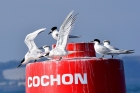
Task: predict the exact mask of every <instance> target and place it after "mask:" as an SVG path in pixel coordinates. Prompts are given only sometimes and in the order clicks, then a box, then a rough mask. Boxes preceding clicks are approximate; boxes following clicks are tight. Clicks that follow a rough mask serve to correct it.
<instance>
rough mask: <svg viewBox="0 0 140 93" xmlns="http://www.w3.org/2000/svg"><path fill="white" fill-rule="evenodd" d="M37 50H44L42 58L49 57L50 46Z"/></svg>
mask: <svg viewBox="0 0 140 93" xmlns="http://www.w3.org/2000/svg"><path fill="white" fill-rule="evenodd" d="M39 49H44V50H45V52H44V57H47V58H48V55H49V52H50V46H48V45H44V46H43V47H40V48H39Z"/></svg>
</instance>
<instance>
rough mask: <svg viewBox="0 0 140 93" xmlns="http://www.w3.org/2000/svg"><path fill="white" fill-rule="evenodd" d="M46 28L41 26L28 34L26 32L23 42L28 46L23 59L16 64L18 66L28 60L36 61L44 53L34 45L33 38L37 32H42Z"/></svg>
mask: <svg viewBox="0 0 140 93" xmlns="http://www.w3.org/2000/svg"><path fill="white" fill-rule="evenodd" d="M45 29H46V28H41V29H38V30H36V31H34V32H32V33H30V34H28V35H27V36H26V37H25V40H24V42H25V44H26V45H27V47H28V52H27V53H26V54H25V57H24V58H23V60H22V61H21V63H20V64H19V65H18V67H20V66H21V65H22V64H26V63H28V62H29V61H30V60H35V61H37V60H38V59H40V58H41V57H43V55H44V53H43V52H42V51H41V50H40V49H39V48H38V47H37V46H36V44H35V42H34V39H35V38H36V36H37V35H38V34H40V33H41V32H43V31H44V30H45Z"/></svg>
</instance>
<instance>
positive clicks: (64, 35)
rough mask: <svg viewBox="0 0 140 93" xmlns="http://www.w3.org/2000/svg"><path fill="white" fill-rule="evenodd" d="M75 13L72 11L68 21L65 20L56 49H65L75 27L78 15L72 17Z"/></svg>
mask: <svg viewBox="0 0 140 93" xmlns="http://www.w3.org/2000/svg"><path fill="white" fill-rule="evenodd" d="M72 13H73V11H71V12H70V13H69V14H68V16H67V17H66V19H65V20H64V22H63V24H62V25H61V27H60V30H59V34H58V40H57V43H56V48H60V49H65V48H66V44H67V40H68V36H69V33H70V31H71V29H72V27H73V25H74V22H75V20H76V17H77V14H76V15H72Z"/></svg>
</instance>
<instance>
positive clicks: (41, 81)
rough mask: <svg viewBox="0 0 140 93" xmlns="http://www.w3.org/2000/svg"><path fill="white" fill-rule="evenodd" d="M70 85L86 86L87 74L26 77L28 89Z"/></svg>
mask: <svg viewBox="0 0 140 93" xmlns="http://www.w3.org/2000/svg"><path fill="white" fill-rule="evenodd" d="M61 81H62V84H64V85H71V84H73V83H74V84H79V82H80V83H81V84H87V73H84V74H83V75H81V74H80V73H76V74H74V75H72V74H63V75H62V77H60V74H58V75H56V77H54V75H50V76H48V75H43V76H41V77H39V76H34V77H28V81H27V83H28V88H30V87H38V86H40V85H41V86H49V85H51V86H53V85H55V83H56V85H61Z"/></svg>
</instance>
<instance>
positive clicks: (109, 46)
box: [103, 40, 134, 57]
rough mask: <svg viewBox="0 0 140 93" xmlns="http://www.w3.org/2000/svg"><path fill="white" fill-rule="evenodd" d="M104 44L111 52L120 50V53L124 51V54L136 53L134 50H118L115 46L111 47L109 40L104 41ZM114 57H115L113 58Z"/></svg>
mask: <svg viewBox="0 0 140 93" xmlns="http://www.w3.org/2000/svg"><path fill="white" fill-rule="evenodd" d="M103 44H104V46H105V47H107V48H109V49H110V50H120V51H123V52H124V54H129V53H134V50H124V49H118V48H116V47H114V46H111V45H110V41H109V40H104V41H103ZM112 57H113V56H112Z"/></svg>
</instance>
